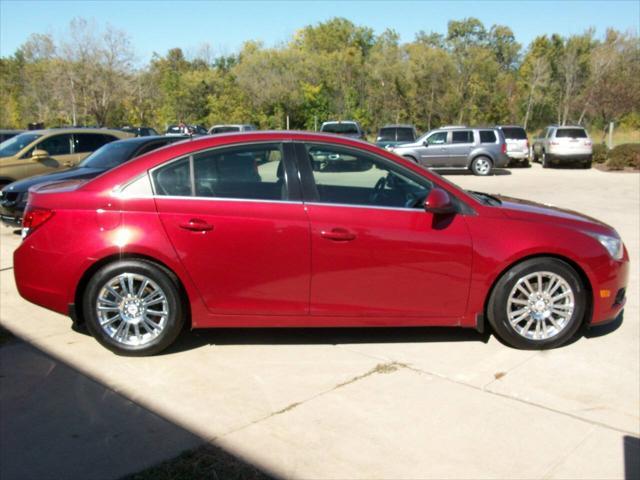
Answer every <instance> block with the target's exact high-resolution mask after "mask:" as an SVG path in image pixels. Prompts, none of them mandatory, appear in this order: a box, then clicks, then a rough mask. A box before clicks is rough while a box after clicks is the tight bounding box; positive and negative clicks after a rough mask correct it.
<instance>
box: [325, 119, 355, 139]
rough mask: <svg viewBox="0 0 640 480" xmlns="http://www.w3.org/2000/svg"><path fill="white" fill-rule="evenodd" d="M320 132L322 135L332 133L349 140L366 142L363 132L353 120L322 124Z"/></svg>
mask: <svg viewBox="0 0 640 480" xmlns="http://www.w3.org/2000/svg"><path fill="white" fill-rule="evenodd" d="M320 131H321V132H323V133H333V134H336V135H343V136H345V137H349V138H357V139H359V140H366V133H365V131H364V130H363V129H362V127H361V126H360V124H359V123H358V122H356V121H353V120H344V121H331V122H324V123H323V124H322V125H321V126H320Z"/></svg>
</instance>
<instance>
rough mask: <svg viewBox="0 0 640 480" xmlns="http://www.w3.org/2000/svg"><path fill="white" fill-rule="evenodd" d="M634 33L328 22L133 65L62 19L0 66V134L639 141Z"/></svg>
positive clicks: (124, 49) (102, 31)
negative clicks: (77, 128) (579, 136)
mask: <svg viewBox="0 0 640 480" xmlns="http://www.w3.org/2000/svg"><path fill="white" fill-rule="evenodd" d="M639 53H640V43H639V41H638V36H637V33H631V32H620V31H617V30H615V29H613V28H611V29H608V30H607V31H606V33H605V35H604V37H603V38H597V37H596V35H595V31H594V30H587V31H585V32H584V33H582V34H579V35H571V36H562V35H559V34H552V35H541V36H538V37H536V38H535V39H534V40H533V41H532V42H531V43H530V44H529V45H528V46H526V48H525V47H523V46H522V45H520V44H519V43H518V42H517V41H516V39H515V36H514V34H513V32H512V31H511V29H510V28H509V27H508V26H504V25H493V26H491V27H490V28H487V27H486V26H485V25H483V24H482V22H480V21H479V20H478V19H475V18H466V19H463V20H452V21H450V22H449V24H448V30H447V33H446V34H444V35H443V34H439V33H434V32H425V31H421V32H419V33H418V34H417V35H416V37H415V39H414V41H412V42H408V43H402V42H400V38H399V35H398V33H397V32H395V31H393V30H386V31H384V32H383V33H381V34H379V35H376V34H375V33H374V31H373V30H372V29H371V28H368V27H366V26H359V25H355V24H354V23H352V22H350V21H349V20H347V19H344V18H334V19H331V20H328V21H326V22H322V23H319V24H316V25H309V26H306V27H304V28H302V29H301V30H299V31H297V32H295V34H294V35H293V36H292V37H291V39H290V40H289V41H287V42H285V43H283V44H281V45H278V46H276V47H272V48H267V47H265V46H264V45H263V44H262V43H260V42H258V41H247V42H246V43H244V45H243V46H242V48H241V49H240V51H239V52H237V53H235V54H232V55H218V56H216V55H214V54H213V49H212V48H211V46H210V45H209V44H204V45H203V46H202V47H201V48H200V49H199V50H198V52H197V53H195V54H191V55H186V54H185V53H184V51H183V50H182V49H181V48H173V49H171V50H169V51H168V52H167V53H166V54H165V55H159V54H154V55H153V57H152V58H151V60H150V61H149V62H148V64H146V65H144V66H142V67H140V66H137V65H136V63H135V50H134V47H133V45H132V44H131V40H130V38H129V36H128V35H127V34H126V32H123V31H119V30H117V29H115V28H112V27H110V26H107V27H105V28H97V27H96V25H95V24H93V23H92V22H88V21H86V20H84V19H74V20H73V21H72V22H71V23H70V25H69V28H68V29H67V34H66V35H65V36H64V37H63V38H54V37H53V36H51V35H46V34H33V35H31V36H30V37H29V39H28V40H27V41H26V42H25V43H24V44H23V45H22V46H21V47H20V48H19V49H18V50H17V51H16V52H15V53H14V54H13V55H11V56H9V57H3V58H0V91H1V92H2V97H1V99H0V127H3V128H25V126H26V125H27V124H28V123H30V122H43V123H44V124H45V125H47V126H59V125H98V126H112V127H117V126H122V125H125V124H129V125H138V126H154V127H156V128H157V129H164V128H165V126H166V125H167V124H171V123H177V122H179V121H183V122H185V123H193V124H202V125H205V126H210V125H213V124H218V123H254V124H256V125H257V126H258V127H259V128H263V129H280V128H284V127H285V125H286V121H287V118H288V120H289V126H290V128H292V129H308V130H313V129H314V128H316V127H317V126H318V125H319V123H320V122H322V121H326V120H332V119H354V120H358V121H359V122H360V123H361V124H362V125H363V126H364V127H365V129H367V130H369V131H373V130H375V129H376V128H378V127H380V126H382V125H383V124H386V123H413V124H415V125H416V126H417V127H418V129H419V130H423V131H424V130H429V129H431V128H436V127H439V126H442V125H445V124H486V125H491V124H506V123H509V124H520V125H523V126H525V128H527V129H529V130H536V129H538V128H541V127H542V126H544V125H547V124H550V123H558V124H569V123H571V124H573V123H577V124H582V125H585V126H587V127H589V128H592V129H593V128H600V129H604V128H605V127H606V125H607V124H608V123H609V122H612V121H613V122H618V123H622V124H623V125H627V126H629V127H630V128H640V112H639V105H640V85H639V82H640V55H639Z"/></svg>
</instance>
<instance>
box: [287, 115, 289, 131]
mask: <svg viewBox="0 0 640 480" xmlns="http://www.w3.org/2000/svg"><path fill="white" fill-rule="evenodd" d="M287 130H289V115H287Z"/></svg>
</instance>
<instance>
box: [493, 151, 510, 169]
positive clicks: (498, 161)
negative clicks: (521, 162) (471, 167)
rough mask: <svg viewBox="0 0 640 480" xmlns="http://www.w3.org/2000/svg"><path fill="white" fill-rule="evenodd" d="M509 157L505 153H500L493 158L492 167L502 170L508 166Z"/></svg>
mask: <svg viewBox="0 0 640 480" xmlns="http://www.w3.org/2000/svg"><path fill="white" fill-rule="evenodd" d="M509 160H511V159H510V158H509V156H508V155H507V154H506V153H501V154H500V155H498V156H497V157H496V158H495V164H494V167H498V168H502V167H506V166H507V165H508V164H509Z"/></svg>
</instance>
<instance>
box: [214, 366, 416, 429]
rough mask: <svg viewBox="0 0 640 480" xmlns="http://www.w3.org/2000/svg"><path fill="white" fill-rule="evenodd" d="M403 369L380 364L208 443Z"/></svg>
mask: <svg viewBox="0 0 640 480" xmlns="http://www.w3.org/2000/svg"><path fill="white" fill-rule="evenodd" d="M401 368H408V366H407V365H406V364H404V363H400V362H387V363H379V364H378V365H376V366H375V367H373V368H372V369H371V370H369V371H367V372H365V373H363V374H361V375H356V376H355V377H353V378H350V379H349V380H347V381H344V382H342V383H338V384H337V385H334V386H333V387H332V388H330V389H328V390H324V391H322V392H320V393H317V394H315V395H312V396H311V397H309V398H306V399H304V400H301V401H299V402H293V403H291V404H289V405H287V406H286V407H284V408H282V409H280V410H276V411H275V412H271V413H270V414H268V415H265V416H263V417H261V418H258V419H256V420H254V421H252V422H249V423H247V424H245V425H242V426H240V427H238V428H234V429H232V430H229V431H228V432H225V433H223V434H221V435H215V436H213V437H211V438H209V439H207V441H208V442H215V441H216V440H217V439H218V438H221V437H225V436H227V435H231V434H232V433H236V432H239V431H240V430H244V429H245V428H248V427H251V426H252V425H255V424H257V423H260V422H263V421H265V420H268V419H270V418H272V417H275V416H277V415H282V414H283V413H287V412H290V411H291V410H293V409H295V408H297V407H299V406H300V405H303V404H305V403H307V402H310V401H311V400H315V399H316V398H318V397H321V396H323V395H326V394H327V393H331V392H333V391H335V390H338V389H340V388H342V387H346V386H347V385H351V384H352V383H355V382H358V381H360V380H362V379H364V378H367V377H370V376H371V375H376V374H382V375H386V374H389V373H393V372H395V371H397V370H399V369H401Z"/></svg>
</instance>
